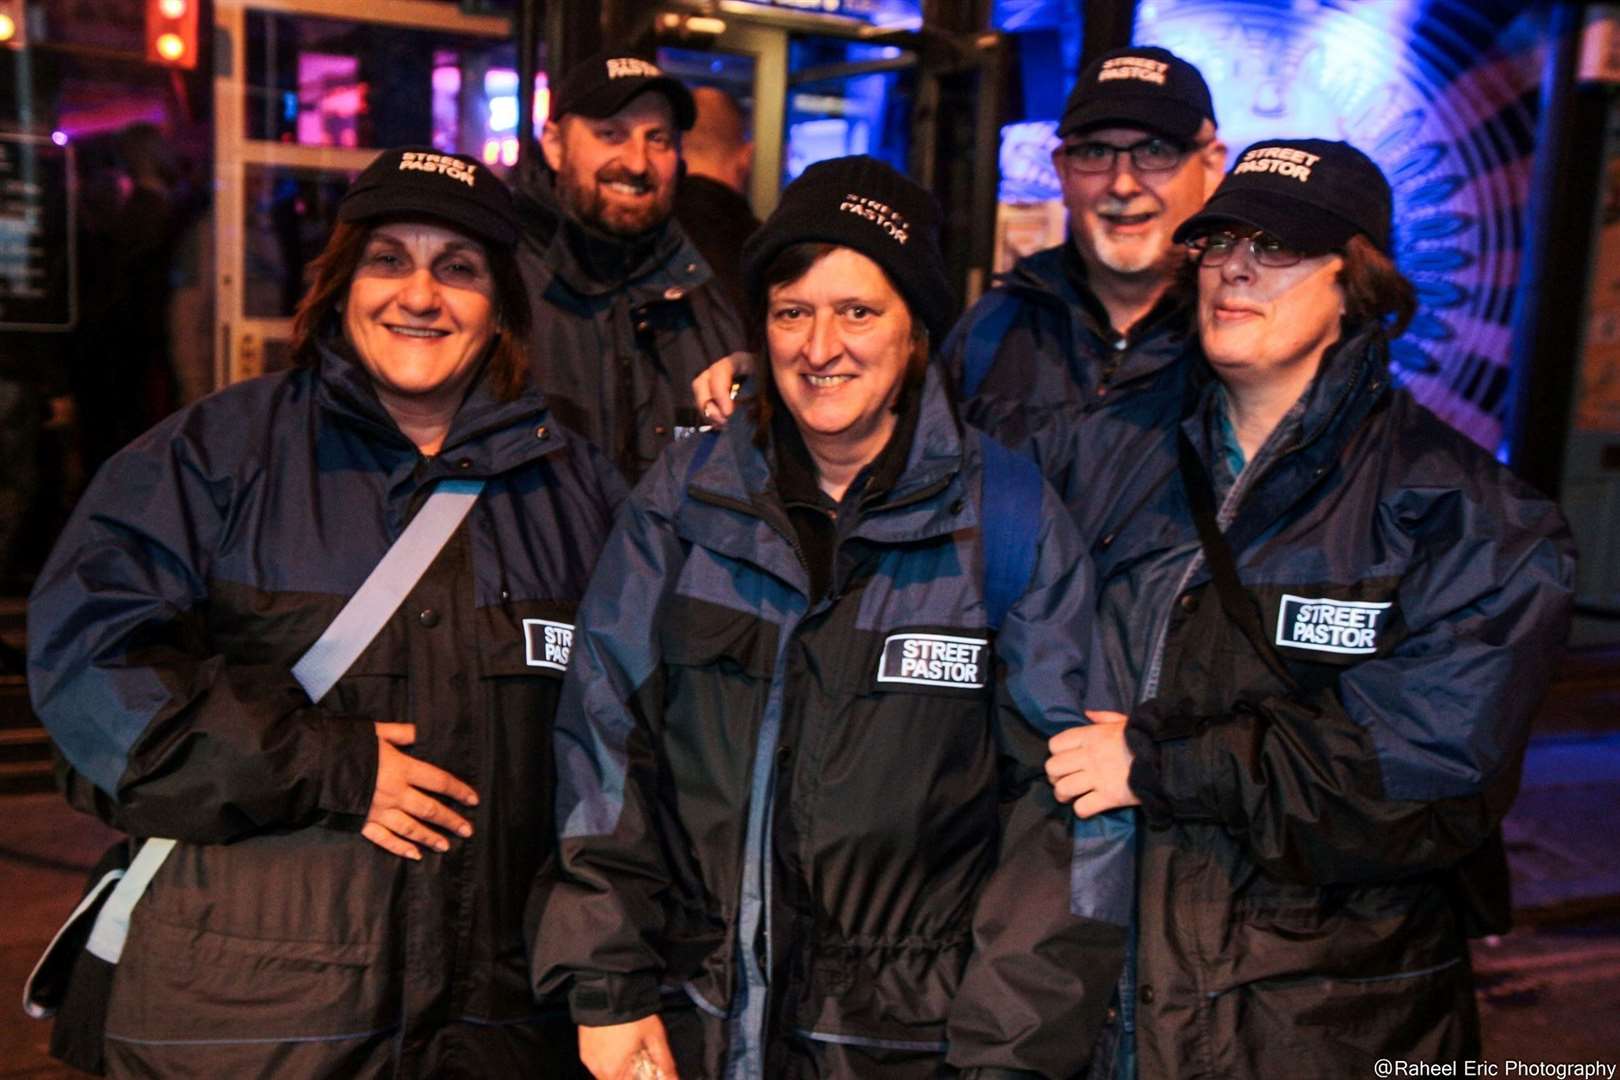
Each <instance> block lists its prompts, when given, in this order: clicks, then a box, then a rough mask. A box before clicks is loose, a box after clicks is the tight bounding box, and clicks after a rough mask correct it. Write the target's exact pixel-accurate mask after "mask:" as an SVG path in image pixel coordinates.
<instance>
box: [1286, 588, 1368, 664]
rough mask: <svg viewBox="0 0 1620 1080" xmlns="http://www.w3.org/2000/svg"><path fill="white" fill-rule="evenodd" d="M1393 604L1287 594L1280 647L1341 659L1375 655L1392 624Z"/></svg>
mask: <svg viewBox="0 0 1620 1080" xmlns="http://www.w3.org/2000/svg"><path fill="white" fill-rule="evenodd" d="M1389 609H1390V601H1387V600H1386V601H1383V602H1381V603H1379V602H1373V601H1367V600H1330V599H1328V598H1326V597H1309V596H1295V595H1293V594H1292V593H1283V594H1282V600H1281V603H1280V606H1279V607H1278V609H1277V638H1276V642H1277V644H1278V645H1289V646H1292V647H1294V648H1296V649H1309V650H1311V651H1312V652H1325V653H1334V654H1336V655H1339V656H1371V655H1372V654H1373V653H1376V652H1377V651H1378V646H1379V644H1380V643H1381V639H1382V635H1383V632H1384V631H1385V630H1386V629H1387V628H1388V624H1389Z"/></svg>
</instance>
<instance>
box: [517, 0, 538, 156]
mask: <svg viewBox="0 0 1620 1080" xmlns="http://www.w3.org/2000/svg"><path fill="white" fill-rule="evenodd" d="M541 3H543V0H519V3H518V10H517V27H516V32H517V72H518V128H517V137H518V160H517V177H518V180H519V182H520V183H522V182H524V181H527V180H529V179H530V178H531V177H533V176H534V174H535V173H536V172H537V171H539V168H540V147H539V145H538V144H537V143H536V142H535V138H534V77H535V74H536V67H537V66H538V65H536V63H535V53H536V52H537V51H538V50H539V47H540V5H541Z"/></svg>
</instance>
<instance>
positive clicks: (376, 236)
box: [343, 222, 495, 412]
mask: <svg viewBox="0 0 1620 1080" xmlns="http://www.w3.org/2000/svg"><path fill="white" fill-rule="evenodd" d="M494 297H495V284H494V279H493V277H492V276H491V274H490V269H489V256H488V254H487V253H486V251H485V250H484V246H483V245H482V244H480V243H479V242H478V241H476V240H473V239H471V238H470V237H468V236H465V235H464V234H462V233H459V232H457V231H455V230H454V229H450V228H447V227H445V226H442V225H432V224H428V223H426V222H394V223H391V224H387V225H379V226H377V227H376V228H375V229H373V230H372V231H371V235H370V236H369V237H367V239H366V246H365V248H364V250H363V251H362V253H361V255H360V262H359V265H358V266H356V267H355V270H354V276H353V277H352V278H350V279H349V291H348V295H347V297H346V299H345V300H344V303H343V332H344V336H345V337H347V338H348V340H349V344H350V345H352V346H354V350H355V352H356V353H357V354H359V357H360V362H361V363H362V364H363V365H364V366H365V369H366V371H367V372H369V373H370V374H371V379H372V382H373V384H374V385H375V387H376V389H377V396H378V397H379V398H380V399H381V400H382V402H383V404H384V405H385V406H390V409H391V411H392V403H397V402H399V401H401V400H405V401H410V402H412V403H413V405H415V406H421V405H435V404H444V403H448V405H449V407H450V410H451V411H452V412H453V411H454V408H455V406H457V405H459V404H460V401H461V397H462V395H463V393H464V392H465V391H466V388H467V384H468V383H469V382H470V381H471V379H472V377H473V375H474V374H475V373H476V371H477V369H478V362H479V359H480V358H481V357H482V356H483V355H484V350H485V349H486V348H487V347H488V346H489V343H490V340H491V339H492V338H493V337H494V335H495V300H494Z"/></svg>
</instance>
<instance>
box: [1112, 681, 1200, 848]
mask: <svg viewBox="0 0 1620 1080" xmlns="http://www.w3.org/2000/svg"><path fill="white" fill-rule="evenodd" d="M1223 719H1224V718H1222V717H1211V716H1194V715H1192V714H1191V711H1190V710H1187V711H1180V710H1173V709H1171V708H1169V707H1167V706H1165V705H1163V704H1161V703H1160V702H1159V701H1158V700H1157V699H1154V700H1152V701H1145V702H1143V703H1142V704H1141V705H1140V706H1138V707H1137V709H1136V711H1135V712H1133V713H1131V718H1130V723H1128V724H1126V726H1125V745H1126V746H1127V747H1128V748H1129V749H1130V751H1131V771H1130V776H1129V778H1128V780H1127V782H1128V783H1129V784H1130V787H1131V792H1132V794H1134V795H1135V796H1136V797H1137V799H1138V800H1139V801H1140V802H1141V804H1142V806H1141V810H1142V817H1143V818H1144V819H1145V820H1146V821H1147V824H1148V827H1149V828H1153V829H1165V828H1168V827H1169V826H1170V825H1171V823H1172V822H1176V821H1215V820H1218V815H1217V814H1215V813H1214V811H1213V809H1212V808H1211V807H1208V806H1206V805H1205V802H1204V798H1203V793H1204V791H1205V787H1206V782H1207V781H1208V780H1209V776H1208V775H1207V773H1208V770H1209V769H1210V768H1211V767H1212V765H1211V763H1209V762H1207V761H1205V760H1204V757H1205V751H1206V749H1207V743H1208V742H1209V739H1208V738H1207V736H1208V735H1209V734H1210V732H1211V730H1212V729H1213V728H1214V727H1217V726H1218V725H1219V724H1220V722H1221V721H1222V720H1223Z"/></svg>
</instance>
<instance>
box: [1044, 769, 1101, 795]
mask: <svg viewBox="0 0 1620 1080" xmlns="http://www.w3.org/2000/svg"><path fill="white" fill-rule="evenodd" d="M1096 787H1097V777H1096V776H1095V775H1094V774H1092V773H1087V772H1081V771H1075V772H1071V773H1070V774H1069V775H1067V776H1065V777H1064V778H1063V779H1061V780H1058V781H1055V782H1054V783H1053V784H1052V794H1053V795H1055V796H1057V800H1058V802H1073V801H1074V800H1075V799H1078V798H1082V797H1084V796H1086V795H1089V794H1091V792H1092V791H1093V790H1094V789H1095V788H1096Z"/></svg>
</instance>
